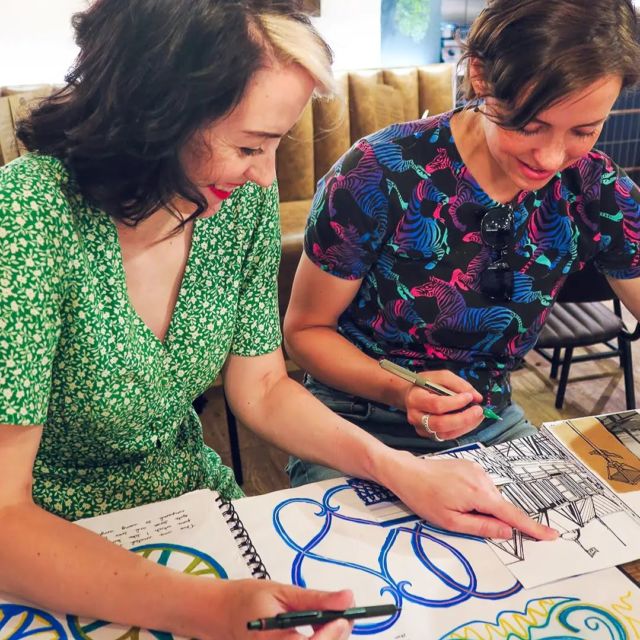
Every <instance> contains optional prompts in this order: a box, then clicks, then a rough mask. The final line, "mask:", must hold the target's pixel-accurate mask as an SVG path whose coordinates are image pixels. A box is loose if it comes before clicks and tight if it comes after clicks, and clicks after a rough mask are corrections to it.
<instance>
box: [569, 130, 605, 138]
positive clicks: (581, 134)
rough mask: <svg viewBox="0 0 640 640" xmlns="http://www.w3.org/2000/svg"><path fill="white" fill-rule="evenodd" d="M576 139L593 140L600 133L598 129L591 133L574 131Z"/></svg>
mask: <svg viewBox="0 0 640 640" xmlns="http://www.w3.org/2000/svg"><path fill="white" fill-rule="evenodd" d="M573 133H574V134H575V135H576V136H578V138H593V137H595V136H596V135H598V134H599V133H600V131H599V130H598V129H594V130H593V131H574V132H573Z"/></svg>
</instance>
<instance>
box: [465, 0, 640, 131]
mask: <svg viewBox="0 0 640 640" xmlns="http://www.w3.org/2000/svg"><path fill="white" fill-rule="evenodd" d="M638 35H639V32H638V16H637V14H636V12H635V9H634V7H633V3H632V0H554V1H552V2H549V0H488V2H487V6H486V8H485V9H484V10H483V11H482V12H481V13H480V15H479V16H478V18H477V19H476V20H475V22H474V23H473V25H472V27H471V30H470V33H469V37H468V39H467V42H466V45H465V53H464V56H463V60H466V61H467V63H468V62H470V61H471V60H476V61H478V63H479V64H480V68H481V70H482V77H483V80H484V83H485V86H486V89H485V91H483V94H484V95H478V94H476V92H475V90H474V88H473V86H472V84H471V81H470V78H469V69H470V66H471V65H469V64H467V70H466V73H465V80H464V85H463V91H464V97H465V98H466V99H467V100H469V101H470V102H471V104H474V103H477V102H479V101H480V100H482V99H483V98H487V97H492V98H496V99H497V100H499V101H500V102H502V103H503V104H504V105H505V107H506V109H505V115H504V116H501V117H500V121H499V124H500V125H501V126H504V127H506V128H513V129H519V128H521V127H523V126H525V125H526V124H527V123H528V122H530V121H531V120H532V119H533V118H534V117H535V116H536V115H537V114H538V113H540V112H541V111H544V110H545V109H547V108H548V107H550V106H551V105H552V104H554V103H556V102H558V101H559V100H560V99H562V98H563V97H565V96H566V95H568V94H570V93H573V92H575V91H578V90H580V89H584V88H585V87H587V86H588V85H590V84H592V83H593V82H595V81H596V80H598V79H600V78H602V77H604V76H608V75H613V76H618V77H620V78H621V79H622V87H623V88H625V87H628V86H630V85H632V84H635V83H636V82H637V81H638V80H639V79H640V44H639V42H638Z"/></svg>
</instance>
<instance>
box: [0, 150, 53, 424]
mask: <svg viewBox="0 0 640 640" xmlns="http://www.w3.org/2000/svg"><path fill="white" fill-rule="evenodd" d="M38 167H39V164H38V163H37V162H35V161H34V162H31V161H29V159H28V157H27V159H20V160H19V161H16V162H14V163H12V164H10V165H7V166H6V167H4V168H3V169H2V170H0V423H6V424H14V425H33V424H43V423H44V421H45V419H46V416H47V409H48V402H49V395H50V390H51V375H52V366H53V359H54V354H55V351H56V345H57V342H58V338H59V334H60V324H61V321H60V306H61V299H62V289H63V282H62V275H61V270H62V264H63V261H62V259H61V247H60V243H61V238H60V236H59V234H57V233H55V232H54V230H52V229H51V224H50V221H51V220H52V219H53V220H55V219H56V216H55V215H51V213H52V211H54V210H55V209H56V207H64V198H63V197H62V195H61V192H60V189H59V187H58V186H57V185H56V184H55V179H54V178H53V177H52V176H50V175H47V172H40V171H39V170H38Z"/></svg>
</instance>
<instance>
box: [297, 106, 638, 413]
mask: <svg viewBox="0 0 640 640" xmlns="http://www.w3.org/2000/svg"><path fill="white" fill-rule="evenodd" d="M452 113H453V112H450V113H445V114H442V115H439V116H435V117H432V118H428V119H425V120H418V121H415V122H408V123H404V124H396V125H392V126H390V127H388V128H386V129H383V130H382V131H379V132H377V133H374V134H373V135H370V136H368V137H366V138H363V139H362V140H360V141H358V142H357V143H356V144H355V145H354V146H353V147H352V148H351V149H350V150H349V151H348V152H347V153H346V154H345V155H344V156H343V157H342V158H341V159H340V160H338V162H337V163H336V164H335V165H334V167H333V168H332V169H331V171H330V172H329V173H328V174H327V175H326V176H325V177H324V178H323V179H322V180H321V181H320V182H319V184H318V190H317V192H316V195H315V198H314V201H313V205H312V209H311V213H310V216H309V220H308V222H307V228H306V232H305V252H306V254H307V255H308V256H309V258H310V259H311V260H312V261H313V262H314V263H315V264H316V265H318V266H319V267H320V268H322V269H323V270H325V271H327V272H328V273H331V274H333V275H335V276H338V277H340V278H345V279H362V284H361V286H360V289H359V291H358V293H357V295H356V297H355V298H354V300H353V301H352V302H351V304H350V305H349V307H348V308H347V309H346V310H345V312H344V313H343V314H342V316H341V317H340V320H339V326H338V330H339V332H340V333H341V334H342V335H343V336H345V337H346V338H347V339H349V340H350V341H351V342H353V343H354V344H355V345H356V346H357V347H359V348H360V349H361V350H362V351H363V352H364V353H366V354H368V355H369V356H371V357H373V358H376V359H379V358H383V357H384V358H389V359H391V360H393V361H394V362H397V363H398V364H400V365H403V366H405V367H408V368H410V369H413V370H415V371H420V370H428V369H442V368H448V369H451V370H453V371H454V372H455V373H457V374H458V375H460V376H462V377H463V378H465V379H466V380H468V381H469V382H470V383H471V384H473V385H474V386H475V387H476V388H477V389H478V390H479V391H480V392H481V393H482V394H483V396H484V399H485V402H486V403H487V404H488V405H489V406H492V407H495V408H497V409H498V410H501V409H502V408H504V407H505V406H507V404H508V403H509V401H510V393H511V389H510V386H509V375H508V372H509V371H510V370H511V369H513V367H514V366H515V365H516V364H517V363H518V362H519V360H520V359H521V358H522V357H523V356H524V355H525V354H526V353H527V351H529V350H530V349H531V348H532V347H533V345H534V344H535V341H536V338H537V335H538V333H539V332H540V329H541V327H542V324H543V323H544V321H545V318H546V316H547V315H548V313H549V310H550V308H551V304H552V303H553V301H554V299H555V296H556V294H557V292H558V289H559V288H560V286H561V285H562V282H563V281H564V279H565V278H566V276H567V275H568V274H569V273H571V272H573V271H576V270H579V269H581V268H582V267H583V266H584V264H585V262H587V261H588V260H590V259H592V258H593V259H595V261H596V263H597V266H598V268H600V269H601V270H602V271H604V272H606V273H607V274H609V275H611V276H613V277H615V278H635V277H640V253H639V252H638V247H639V245H640V194H639V192H638V189H637V187H636V186H635V185H634V184H633V182H632V181H631V180H630V179H629V178H628V177H627V176H626V175H625V174H624V173H623V172H622V170H620V169H619V168H618V167H617V166H616V165H615V164H614V163H613V162H612V161H611V160H610V159H609V158H608V157H607V156H606V155H604V154H602V153H600V152H598V151H592V152H590V153H589V154H588V155H587V156H585V157H583V158H582V159H581V160H579V161H578V162H577V163H575V164H573V165H572V166H570V167H569V168H567V169H565V170H563V171H562V172H558V174H556V176H554V177H553V178H552V179H551V181H550V182H549V183H548V184H547V185H546V186H545V187H544V189H542V190H540V191H537V192H533V191H529V192H527V191H524V192H521V193H520V195H519V196H518V198H517V202H516V203H515V205H514V210H515V225H514V234H513V235H514V237H513V242H512V244H511V245H510V246H509V247H508V249H507V262H508V263H509V265H510V267H511V268H512V269H513V272H514V291H513V296H512V300H511V301H509V302H504V303H503V302H500V303H496V302H492V301H491V300H489V299H488V298H487V297H486V296H484V295H483V294H482V293H481V292H480V290H479V277H480V274H481V273H482V271H483V270H484V269H485V268H486V266H487V265H488V263H489V262H490V261H491V260H492V259H495V257H496V256H495V255H494V254H493V253H492V249H491V248H489V247H488V246H485V245H484V244H483V243H482V240H481V237H480V218H481V216H480V215H479V211H480V210H482V209H484V208H485V207H491V206H497V205H499V203H498V202H496V201H494V200H492V199H491V198H490V197H489V196H488V195H487V194H486V193H485V192H484V191H483V190H482V188H481V187H480V186H479V184H478V183H477V181H476V180H475V179H474V177H473V176H472V175H471V173H470V172H469V170H468V169H467V167H466V166H465V164H464V162H463V161H462V159H461V157H460V154H459V153H458V150H457V148H456V146H455V142H454V139H453V135H452V133H451V129H450V126H449V123H450V118H451V115H452Z"/></svg>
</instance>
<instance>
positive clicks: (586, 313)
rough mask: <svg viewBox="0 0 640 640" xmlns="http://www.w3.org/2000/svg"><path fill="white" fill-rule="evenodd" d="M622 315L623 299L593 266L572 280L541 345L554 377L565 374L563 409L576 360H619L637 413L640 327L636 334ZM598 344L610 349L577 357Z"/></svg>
mask: <svg viewBox="0 0 640 640" xmlns="http://www.w3.org/2000/svg"><path fill="white" fill-rule="evenodd" d="M605 300H612V301H613V311H612V310H611V309H610V308H609V306H607V305H605V304H603V301H605ZM621 316H622V314H621V308H620V301H619V300H618V298H617V297H616V295H615V293H614V292H613V290H612V289H611V287H610V286H609V283H608V282H607V279H606V278H605V277H604V276H603V275H602V274H601V273H600V272H599V271H598V270H597V269H596V268H595V266H594V265H593V264H592V263H589V264H588V265H587V266H586V267H585V268H584V269H583V270H582V271H580V272H578V273H575V274H571V275H570V276H569V277H568V278H567V280H566V281H565V283H564V285H563V287H562V289H561V290H560V292H559V294H558V299H557V302H556V304H555V305H554V306H553V308H552V309H551V312H550V313H549V316H548V318H547V321H546V323H545V325H544V327H543V328H542V331H541V332H540V337H539V339H538V342H537V343H536V347H535V350H536V351H537V352H538V353H539V354H540V355H541V356H542V357H543V358H545V359H546V360H548V361H549V362H550V363H551V373H550V376H551V378H553V379H555V378H557V376H558V371H560V380H559V382H558V391H557V394H556V408H558V409H561V408H562V405H563V403H564V395H565V391H566V388H567V382H568V381H569V371H570V369H571V365H572V364H573V363H574V362H586V361H589V360H601V359H603V358H611V357H618V358H619V359H620V367H621V368H622V369H623V371H624V385H625V397H626V402H627V409H635V404H636V401H635V391H634V386H633V385H634V381H633V361H632V356H631V342H632V341H633V340H637V339H638V338H639V337H640V323H638V324H637V325H636V328H635V330H634V331H633V333H632V332H630V331H628V330H627V328H626V327H625V324H624V322H623V320H622V317H621ZM598 344H604V345H605V346H606V350H604V351H597V352H594V353H586V354H581V355H574V350H575V349H577V348H579V347H589V346H593V345H598ZM563 349H564V354H563V353H562V351H563ZM549 351H551V352H552V353H551V354H550V353H549Z"/></svg>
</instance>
